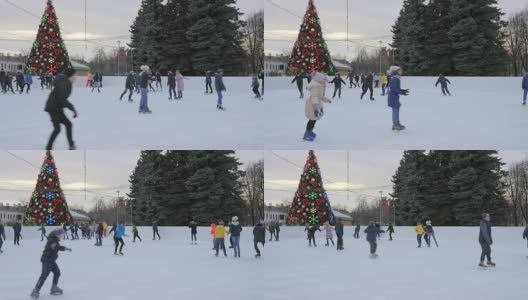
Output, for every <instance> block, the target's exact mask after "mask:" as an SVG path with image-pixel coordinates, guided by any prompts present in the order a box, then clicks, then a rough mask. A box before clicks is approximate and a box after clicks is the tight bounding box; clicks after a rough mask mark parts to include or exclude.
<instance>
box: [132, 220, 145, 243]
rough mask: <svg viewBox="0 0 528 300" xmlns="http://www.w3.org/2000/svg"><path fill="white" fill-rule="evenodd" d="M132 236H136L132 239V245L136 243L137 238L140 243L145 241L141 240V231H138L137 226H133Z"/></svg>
mask: <svg viewBox="0 0 528 300" xmlns="http://www.w3.org/2000/svg"><path fill="white" fill-rule="evenodd" d="M132 234H134V238H133V239H132V243H135V242H136V238H138V239H139V241H140V242H142V241H143V240H141V237H140V236H139V230H138V229H137V226H136V224H133V225H132Z"/></svg>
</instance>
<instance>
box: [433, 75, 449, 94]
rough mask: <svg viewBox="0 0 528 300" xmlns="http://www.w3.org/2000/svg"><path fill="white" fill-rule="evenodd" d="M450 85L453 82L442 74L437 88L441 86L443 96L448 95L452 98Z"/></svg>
mask: <svg viewBox="0 0 528 300" xmlns="http://www.w3.org/2000/svg"><path fill="white" fill-rule="evenodd" d="M448 83H449V84H451V81H449V79H447V78H445V76H444V75H442V74H440V76H439V77H438V80H437V81H436V84H435V87H437V86H438V84H440V86H441V87H442V94H444V96H447V95H449V96H451V93H450V92H449V89H448V88H447V84H448ZM446 94H447V95H446Z"/></svg>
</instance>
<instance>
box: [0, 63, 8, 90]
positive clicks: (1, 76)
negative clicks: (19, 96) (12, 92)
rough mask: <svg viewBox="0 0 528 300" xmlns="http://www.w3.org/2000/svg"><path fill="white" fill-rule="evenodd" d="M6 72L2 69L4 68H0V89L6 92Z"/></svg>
mask: <svg viewBox="0 0 528 300" xmlns="http://www.w3.org/2000/svg"><path fill="white" fill-rule="evenodd" d="M6 75H7V74H6V72H5V71H4V69H1V70H0V89H1V90H2V93H4V94H5V93H6V88H5V80H6Z"/></svg>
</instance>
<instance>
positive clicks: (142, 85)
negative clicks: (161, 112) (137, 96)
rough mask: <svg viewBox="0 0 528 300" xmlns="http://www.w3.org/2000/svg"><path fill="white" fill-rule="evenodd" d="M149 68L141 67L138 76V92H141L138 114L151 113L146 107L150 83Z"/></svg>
mask: <svg viewBox="0 0 528 300" xmlns="http://www.w3.org/2000/svg"><path fill="white" fill-rule="evenodd" d="M149 72H150V68H149V66H147V65H142V66H141V74H140V75H139V77H141V78H140V82H139V90H140V92H141V101H140V102H139V113H148V114H150V113H152V112H151V111H150V108H149V107H148V93H149V92H148V87H149V82H150V75H149Z"/></svg>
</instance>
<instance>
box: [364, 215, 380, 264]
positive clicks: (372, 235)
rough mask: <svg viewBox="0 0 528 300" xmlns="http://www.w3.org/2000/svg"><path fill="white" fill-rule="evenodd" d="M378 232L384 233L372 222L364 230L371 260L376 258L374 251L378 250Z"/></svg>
mask: <svg viewBox="0 0 528 300" xmlns="http://www.w3.org/2000/svg"><path fill="white" fill-rule="evenodd" d="M380 232H385V231H383V230H381V229H379V228H378V227H377V226H376V224H375V223H374V222H373V221H370V223H369V225H368V227H367V229H365V233H366V234H367V242H369V244H370V257H372V258H376V257H378V255H377V254H376V250H377V249H378V243H377V238H378V236H379V234H380Z"/></svg>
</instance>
